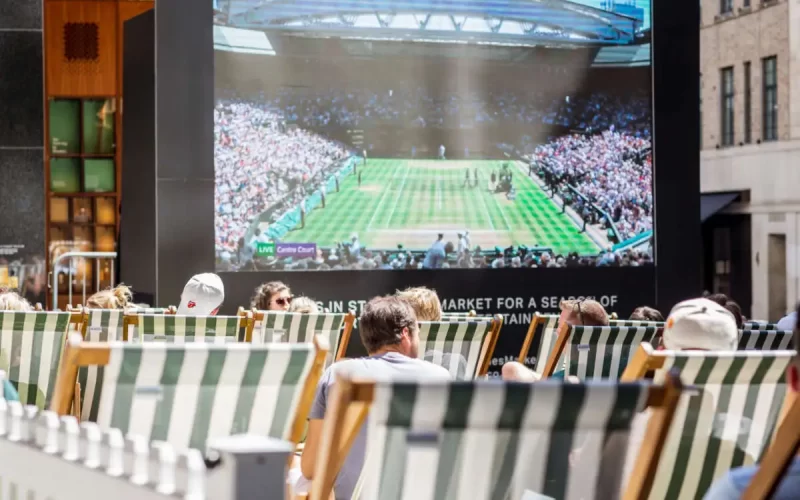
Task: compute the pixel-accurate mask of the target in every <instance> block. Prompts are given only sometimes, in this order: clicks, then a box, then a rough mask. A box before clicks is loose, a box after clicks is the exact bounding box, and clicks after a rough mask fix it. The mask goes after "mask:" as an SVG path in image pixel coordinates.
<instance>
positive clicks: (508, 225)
mask: <svg viewBox="0 0 800 500" xmlns="http://www.w3.org/2000/svg"><path fill="white" fill-rule="evenodd" d="M491 196H492V200H494V203H495V205H497V208H498V209H499V210H500V215H502V216H503V222H505V224H506V229H508V230H509V231H511V224H509V223H508V219H507V218H506V212H505V211H504V210H503V207H502V206H501V205H500V202H499V201H497V198H495V195H494V194H492V195H491Z"/></svg>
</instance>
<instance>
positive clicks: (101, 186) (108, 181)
mask: <svg viewBox="0 0 800 500" xmlns="http://www.w3.org/2000/svg"><path fill="white" fill-rule="evenodd" d="M115 187H116V186H115V185H114V160H111V159H105V158H100V159H96V158H92V159H86V160H84V161H83V188H84V189H85V190H86V191H87V192H95V193H108V192H111V191H114V190H115Z"/></svg>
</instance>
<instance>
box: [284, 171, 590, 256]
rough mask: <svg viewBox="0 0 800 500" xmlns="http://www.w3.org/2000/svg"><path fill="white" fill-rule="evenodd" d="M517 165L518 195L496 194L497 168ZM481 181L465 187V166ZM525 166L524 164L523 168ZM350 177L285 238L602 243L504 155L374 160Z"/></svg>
mask: <svg viewBox="0 0 800 500" xmlns="http://www.w3.org/2000/svg"><path fill="white" fill-rule="evenodd" d="M504 163H512V164H513V165H514V167H513V168H512V173H513V180H514V187H515V188H516V191H517V196H516V199H515V200H513V201H510V200H508V199H507V198H506V196H505V194H494V193H491V192H489V190H488V184H489V179H490V176H491V174H492V172H493V171H494V172H499V171H500V168H501V167H502V165H503V164H504ZM467 169H469V171H470V181H471V182H473V183H474V180H473V179H474V175H475V173H474V172H475V170H476V169H477V170H478V185H477V186H474V187H464V178H465V175H466V170H467ZM523 169H524V170H523ZM358 172H360V173H361V186H360V187H359V185H358V176H357V175H354V174H351V175H348V176H347V177H346V178H345V179H344V181H343V182H341V183H340V191H339V192H338V193H337V192H330V193H328V194H327V197H326V207H325V208H322V207H321V206H320V207H319V208H317V209H315V210H314V211H312V212H311V213H309V214H307V215H306V224H305V227H304V228H298V229H295V230H293V231H291V232H290V233H289V234H287V235H286V237H285V238H284V239H283V241H284V242H296V243H316V244H317V246H321V247H329V246H332V245H335V244H336V243H337V242H344V241H350V237H351V235H352V234H353V233H356V234H358V237H359V240H360V241H361V245H362V246H365V247H367V248H376V249H395V248H397V245H398V244H402V245H403V246H404V248H406V249H414V250H421V249H427V248H428V247H430V245H431V243H432V242H433V241H435V240H436V235H437V233H444V234H445V241H452V242H453V243H456V242H457V233H459V232H462V231H464V230H468V231H469V232H470V246H471V247H473V248H474V247H475V246H476V245H478V246H480V247H481V248H483V249H487V248H493V247H495V246H501V247H505V246H509V245H526V246H529V247H533V246H544V247H550V248H552V249H553V250H554V251H555V252H556V253H567V252H573V251H577V252H578V253H580V254H582V255H584V254H596V253H597V252H598V251H599V247H598V246H597V245H596V244H595V243H594V242H593V241H592V240H591V239H590V238H589V237H588V236H587V235H586V234H585V233H580V228H579V227H578V226H577V224H576V223H575V222H574V221H573V220H572V219H570V218H569V217H568V216H567V215H566V214H562V213H561V209H560V208H559V207H558V206H557V205H556V204H555V203H554V202H553V201H552V200H550V198H548V196H547V195H546V194H545V192H544V191H543V190H542V189H541V188H540V187H539V185H538V184H536V182H534V181H533V180H532V179H531V178H529V177H528V176H527V167H525V166H522V165H521V164H514V162H506V161H502V160H500V161H497V160H399V159H369V161H368V163H367V165H366V166H363V165H362V164H361V162H359V165H358Z"/></svg>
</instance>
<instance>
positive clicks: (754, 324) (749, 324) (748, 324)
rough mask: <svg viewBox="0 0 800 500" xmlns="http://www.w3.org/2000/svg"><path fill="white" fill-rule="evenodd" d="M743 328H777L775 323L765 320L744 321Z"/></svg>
mask: <svg viewBox="0 0 800 500" xmlns="http://www.w3.org/2000/svg"><path fill="white" fill-rule="evenodd" d="M742 329H743V330H777V329H778V324H777V323H769V322H767V321H745V322H744V324H743V325H742Z"/></svg>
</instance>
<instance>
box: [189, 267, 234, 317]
mask: <svg viewBox="0 0 800 500" xmlns="http://www.w3.org/2000/svg"><path fill="white" fill-rule="evenodd" d="M224 300H225V286H224V285H223V284H222V280H221V279H220V277H219V276H217V275H216V274H214V273H203V274H196V275H194V276H192V278H191V279H190V280H189V281H188V282H187V283H186V286H184V287H183V293H182V294H181V303H180V305H179V306H178V314H183V315H187V316H214V315H215V314H217V312H218V311H219V308H220V306H222V302H223V301H224Z"/></svg>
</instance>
